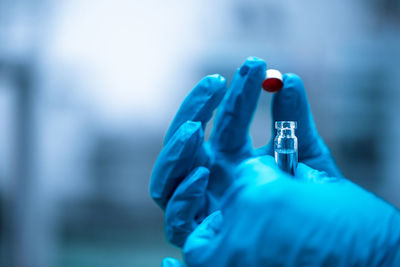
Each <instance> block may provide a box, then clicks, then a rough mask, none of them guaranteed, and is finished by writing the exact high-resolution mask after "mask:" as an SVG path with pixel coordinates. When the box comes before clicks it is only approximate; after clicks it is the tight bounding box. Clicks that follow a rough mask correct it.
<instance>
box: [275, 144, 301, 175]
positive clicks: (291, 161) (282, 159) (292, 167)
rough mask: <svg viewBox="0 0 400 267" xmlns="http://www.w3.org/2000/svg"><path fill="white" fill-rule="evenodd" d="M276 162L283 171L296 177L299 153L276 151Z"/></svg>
mask: <svg viewBox="0 0 400 267" xmlns="http://www.w3.org/2000/svg"><path fill="white" fill-rule="evenodd" d="M275 161H276V163H277V164H278V166H279V168H281V170H284V171H285V172H287V173H290V174H292V175H294V174H295V171H296V167H297V151H296V150H294V149H276V150H275Z"/></svg>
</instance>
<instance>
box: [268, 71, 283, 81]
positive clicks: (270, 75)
mask: <svg viewBox="0 0 400 267" xmlns="http://www.w3.org/2000/svg"><path fill="white" fill-rule="evenodd" d="M265 79H279V80H281V81H282V73H281V72H280V71H279V70H274V69H269V70H267V71H266V73H265Z"/></svg>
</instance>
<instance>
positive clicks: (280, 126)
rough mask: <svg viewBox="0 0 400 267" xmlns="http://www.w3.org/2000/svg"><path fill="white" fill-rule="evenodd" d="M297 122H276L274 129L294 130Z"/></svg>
mask: <svg viewBox="0 0 400 267" xmlns="http://www.w3.org/2000/svg"><path fill="white" fill-rule="evenodd" d="M296 128H297V122H296V121H276V122H275V129H296Z"/></svg>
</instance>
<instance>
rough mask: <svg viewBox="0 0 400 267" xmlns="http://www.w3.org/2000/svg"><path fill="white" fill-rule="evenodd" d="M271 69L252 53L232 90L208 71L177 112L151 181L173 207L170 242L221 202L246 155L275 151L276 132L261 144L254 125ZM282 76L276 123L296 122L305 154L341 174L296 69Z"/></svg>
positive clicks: (156, 195)
mask: <svg viewBox="0 0 400 267" xmlns="http://www.w3.org/2000/svg"><path fill="white" fill-rule="evenodd" d="M265 70H266V64H265V62H264V61H263V60H261V59H258V58H248V59H247V60H246V62H245V63H244V64H243V66H241V67H240V68H239V69H238V70H237V72H236V74H235V77H234V79H233V81H232V83H231V86H230V88H229V90H228V91H227V92H226V81H225V79H224V78H223V77H221V76H219V75H211V76H207V77H205V78H204V79H202V80H201V81H200V82H199V84H198V85H196V87H195V88H194V89H193V90H192V92H191V93H190V94H189V95H188V96H187V97H186V99H185V100H184V102H183V104H182V106H181V107H180V109H179V111H178V113H177V115H176V116H175V118H174V120H173V122H172V124H171V126H170V128H169V130H168V132H167V134H166V136H165V141H164V144H165V146H164V148H163V149H162V151H161V153H160V155H159V157H158V159H157V162H156V164H155V166H154V170H153V175H152V179H151V184H150V194H151V196H152V197H153V199H154V200H155V201H156V203H157V204H158V205H159V206H160V207H161V208H162V209H166V213H165V233H166V236H167V239H168V240H169V241H170V242H171V243H173V244H175V245H177V246H182V245H183V243H184V241H185V240H186V237H187V236H188V234H190V233H191V232H192V231H193V229H194V228H195V227H196V226H197V225H198V223H199V222H201V221H202V220H203V219H204V218H205V217H206V216H208V215H209V214H210V212H212V211H214V210H216V209H218V208H219V201H220V198H221V197H222V196H223V195H224V192H225V190H226V189H227V188H229V187H230V185H231V183H232V181H233V180H234V172H235V169H236V167H237V166H238V165H239V164H240V163H241V162H243V161H244V160H247V159H250V158H252V157H255V156H257V155H265V154H269V155H273V138H274V134H272V135H271V142H270V143H269V145H267V146H266V147H265V148H262V149H259V150H254V149H253V147H252V145H251V140H250V136H249V131H248V130H249V124H250V121H251V119H252V116H253V113H254V111H255V109H256V106H257V101H258V98H259V95H260V92H261V84H262V81H263V79H264V78H265ZM283 78H284V88H283V89H282V90H281V92H279V93H277V94H275V95H274V97H273V99H272V122H274V121H276V120H294V121H297V122H298V129H297V130H296V135H297V137H298V139H299V160H300V161H303V162H306V163H307V164H309V165H310V166H312V167H314V168H316V169H319V170H322V171H326V172H327V173H328V174H330V175H332V176H340V172H339V171H338V169H337V167H336V165H335V163H334V162H333V159H332V157H331V155H330V153H329V150H328V149H327V148H326V146H325V145H324V143H323V142H322V140H321V138H320V137H319V135H318V133H317V131H316V128H315V125H314V122H313V118H312V115H311V112H310V108H309V105H308V102H307V98H306V95H305V90H304V87H303V84H302V82H301V80H300V78H299V77H297V76H296V75H294V74H287V75H284V77H283ZM221 101H222V103H221V104H220V102H221ZM218 105H219V108H218V113H217V115H216V118H215V121H214V127H213V132H212V135H211V137H210V140H209V141H208V142H204V137H203V130H204V128H205V126H206V123H207V121H208V120H209V119H210V118H211V116H212V114H213V111H214V109H216V108H217V107H218ZM272 129H274V126H272Z"/></svg>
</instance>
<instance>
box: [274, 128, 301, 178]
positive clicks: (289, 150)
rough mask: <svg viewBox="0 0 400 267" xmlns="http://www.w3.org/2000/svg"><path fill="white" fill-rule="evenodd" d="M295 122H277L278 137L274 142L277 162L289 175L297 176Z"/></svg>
mask: <svg viewBox="0 0 400 267" xmlns="http://www.w3.org/2000/svg"><path fill="white" fill-rule="evenodd" d="M296 126H297V124H296V122H295V121H277V122H275V129H276V137H275V140H274V151H275V161H276V163H277V164H278V166H279V167H280V168H281V169H282V170H284V171H285V172H287V173H290V174H292V175H294V174H295V172H296V168H297V161H298V155H297V137H296V135H295V134H294V131H295V129H296Z"/></svg>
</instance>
